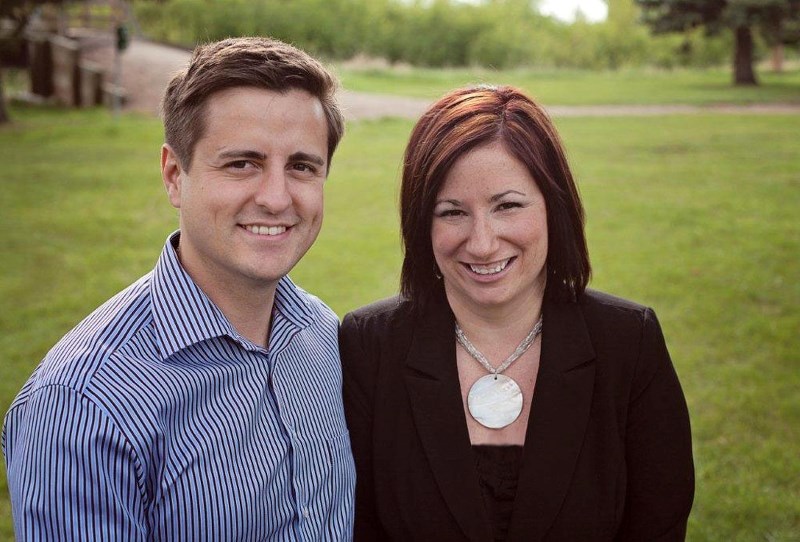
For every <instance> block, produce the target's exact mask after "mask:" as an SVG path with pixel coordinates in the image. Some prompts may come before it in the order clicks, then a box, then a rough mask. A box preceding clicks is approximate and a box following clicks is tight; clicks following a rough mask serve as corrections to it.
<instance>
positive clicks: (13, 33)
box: [0, 0, 64, 124]
mask: <svg viewBox="0 0 800 542" xmlns="http://www.w3.org/2000/svg"><path fill="white" fill-rule="evenodd" d="M63 3H64V0H49V1H45V0H0V28H1V27H3V26H7V27H8V31H6V32H3V33H2V35H0V124H3V123H6V122H8V121H9V116H8V110H7V109H6V102H5V92H4V90H3V89H4V87H3V73H2V72H3V68H4V66H3V64H4V62H3V59H4V58H6V57H11V56H18V55H19V51H20V49H21V48H22V47H23V46H24V34H25V28H26V27H27V25H28V21H29V20H30V18H31V16H32V15H33V14H34V12H35V11H36V10H37V9H39V8H41V6H43V5H45V4H63ZM2 23H5V25H3V24H2Z"/></svg>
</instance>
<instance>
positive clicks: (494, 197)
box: [489, 190, 525, 203]
mask: <svg viewBox="0 0 800 542" xmlns="http://www.w3.org/2000/svg"><path fill="white" fill-rule="evenodd" d="M509 194H518V195H520V196H525V194H523V193H522V192H520V191H519V190H506V191H505V192H500V193H499V194H495V195H494V196H492V197H491V198H489V201H491V202H492V203H494V202H495V201H497V200H500V199H503V198H504V197H505V196H507V195H509Z"/></svg>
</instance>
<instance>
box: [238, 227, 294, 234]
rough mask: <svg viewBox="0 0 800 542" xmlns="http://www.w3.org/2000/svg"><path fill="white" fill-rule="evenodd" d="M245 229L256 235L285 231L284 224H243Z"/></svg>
mask: <svg viewBox="0 0 800 542" xmlns="http://www.w3.org/2000/svg"><path fill="white" fill-rule="evenodd" d="M245 229H246V230H247V231H249V232H252V233H255V234H257V235H280V234H282V233H283V232H285V231H286V226H245Z"/></svg>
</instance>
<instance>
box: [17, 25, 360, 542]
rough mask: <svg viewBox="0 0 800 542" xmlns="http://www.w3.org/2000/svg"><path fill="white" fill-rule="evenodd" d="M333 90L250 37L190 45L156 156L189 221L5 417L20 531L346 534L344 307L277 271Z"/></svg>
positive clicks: (293, 59) (305, 207)
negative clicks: (337, 308)
mask: <svg viewBox="0 0 800 542" xmlns="http://www.w3.org/2000/svg"><path fill="white" fill-rule="evenodd" d="M335 86H336V81H335V79H334V78H333V77H332V76H331V75H330V74H329V73H328V72H327V71H326V70H325V69H324V68H323V67H322V66H321V65H320V64H319V63H318V62H317V61H316V60H314V59H312V58H310V57H309V56H308V55H306V54H305V53H303V52H301V51H299V50H297V49H295V48H293V47H291V46H289V45H286V44H284V43H281V42H277V41H273V40H269V39H261V38H239V39H229V40H224V41H221V42H218V43H214V44H210V45H207V46H202V47H199V48H198V49H197V50H195V52H194V55H193V57H192V59H191V61H190V64H189V66H188V69H187V70H186V71H184V72H183V73H180V74H178V75H176V76H175V78H174V79H173V80H172V82H171V83H170V84H169V87H168V88H167V91H166V94H165V96H164V100H163V104H162V113H163V120H164V127H165V140H166V143H165V144H164V146H163V147H162V151H161V172H162V178H163V181H164V186H165V187H166V190H167V194H168V196H169V200H170V202H171V203H172V205H173V206H174V207H176V208H177V209H178V210H179V217H180V230H179V231H178V232H175V233H174V234H172V235H171V236H170V237H169V239H168V241H167V243H166V245H165V247H164V250H163V252H162V254H161V257H160V259H159V260H158V263H157V264H156V266H155V268H154V269H153V271H152V272H150V273H148V274H147V275H145V276H144V277H142V278H141V279H140V280H138V281H137V282H135V283H134V284H132V285H131V286H129V287H128V288H127V289H125V290H123V291H122V292H120V293H119V294H117V295H116V296H114V297H113V298H112V299H110V300H109V301H108V302H106V303H105V304H104V305H102V306H101V307H100V308H98V309H97V310H96V311H95V312H94V313H92V314H91V315H90V316H89V317H87V318H86V319H85V320H84V321H83V322H81V323H80V324H79V325H78V326H77V327H76V328H74V329H73V330H72V331H70V332H69V333H68V334H67V335H66V336H65V337H64V338H63V339H62V340H61V341H60V342H59V343H58V344H57V345H56V346H55V347H54V348H53V349H52V350H51V351H50V352H49V353H48V355H47V356H46V357H45V359H44V361H43V362H42V363H41V364H40V365H39V367H38V368H37V369H36V371H35V372H34V374H33V376H32V377H31V378H30V380H29V381H28V382H27V383H26V384H25V386H24V387H23V389H22V391H21V392H20V394H19V395H18V396H17V398H16V400H15V401H14V403H13V404H12V406H11V408H10V410H9V412H8V414H7V415H6V419H5V426H4V431H3V448H4V453H5V456H6V464H7V468H8V486H9V490H10V492H11V502H12V511H13V515H14V527H15V530H16V535H17V539H18V540H104V541H108V540H126V541H127V540H191V541H195V540H214V541H223V540H309V541H310V540H313V541H316V540H343V539H349V538H350V537H351V536H352V514H353V489H354V482H355V474H354V467H353V463H352V457H351V454H350V442H349V438H348V435H347V429H346V426H345V421H344V415H343V410H342V402H341V398H340V389H341V370H340V366H339V359H338V347H337V336H336V335H337V326H338V320H337V318H336V316H335V315H334V314H333V313H332V312H331V311H330V309H328V308H327V307H326V306H325V305H324V304H323V303H321V302H320V301H319V300H318V299H317V298H315V297H313V296H311V295H309V294H307V293H306V292H304V291H303V290H301V289H300V288H298V287H297V286H295V285H294V284H293V283H292V282H291V280H289V278H288V277H287V276H286V274H287V273H288V272H289V271H290V270H291V269H292V267H294V265H295V264H296V263H297V262H298V260H300V258H301V257H302V256H303V255H304V254H305V252H306V251H307V250H308V249H309V247H310V246H311V244H312V243H313V242H314V240H315V239H316V237H317V234H318V233H319V230H320V225H321V222H322V214H323V213H322V211H323V205H322V201H323V185H324V182H325V179H326V177H327V174H328V170H329V167H330V161H331V157H332V155H333V152H334V150H335V149H336V146H337V144H338V142H339V139H340V138H341V136H342V133H343V119H342V115H341V112H340V110H339V109H338V106H337V104H336V102H335V100H334V91H335Z"/></svg>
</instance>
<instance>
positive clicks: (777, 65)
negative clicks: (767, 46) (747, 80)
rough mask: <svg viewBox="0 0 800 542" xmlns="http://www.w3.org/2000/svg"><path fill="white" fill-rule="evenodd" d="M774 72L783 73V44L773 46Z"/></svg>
mask: <svg viewBox="0 0 800 542" xmlns="http://www.w3.org/2000/svg"><path fill="white" fill-rule="evenodd" d="M772 71H774V72H775V73H782V72H783V44H782V43H778V44H776V45H773V46H772Z"/></svg>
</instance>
